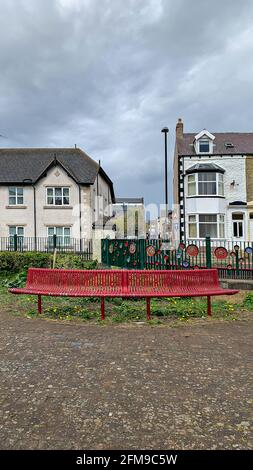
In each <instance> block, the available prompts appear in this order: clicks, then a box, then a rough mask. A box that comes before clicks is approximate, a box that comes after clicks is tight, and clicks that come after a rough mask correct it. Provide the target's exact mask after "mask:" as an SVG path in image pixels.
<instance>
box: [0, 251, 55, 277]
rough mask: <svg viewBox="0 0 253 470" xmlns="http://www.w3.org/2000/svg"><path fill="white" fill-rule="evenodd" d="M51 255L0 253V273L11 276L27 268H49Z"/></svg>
mask: <svg viewBox="0 0 253 470" xmlns="http://www.w3.org/2000/svg"><path fill="white" fill-rule="evenodd" d="M51 259H52V255H51V254H48V253H19V252H13V251H12V252H9V251H4V252H0V273H1V272H2V273H6V274H12V273H20V272H22V271H27V269H28V268H30V267H33V268H49V267H50V266H51Z"/></svg>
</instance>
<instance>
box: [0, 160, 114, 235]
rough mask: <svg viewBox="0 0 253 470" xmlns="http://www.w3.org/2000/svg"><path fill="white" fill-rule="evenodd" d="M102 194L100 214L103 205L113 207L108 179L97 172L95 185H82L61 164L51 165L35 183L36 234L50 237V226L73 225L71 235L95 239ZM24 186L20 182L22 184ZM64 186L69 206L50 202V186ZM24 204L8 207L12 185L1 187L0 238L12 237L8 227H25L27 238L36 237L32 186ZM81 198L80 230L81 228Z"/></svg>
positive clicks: (26, 191) (28, 187) (26, 188)
mask: <svg viewBox="0 0 253 470" xmlns="http://www.w3.org/2000/svg"><path fill="white" fill-rule="evenodd" d="M97 184H98V190H99V191H98V194H99V195H100V196H101V203H100V215H102V213H103V208H105V207H106V206H107V205H108V204H109V206H111V192H110V187H109V185H108V183H107V181H106V180H105V179H104V178H103V177H101V176H100V175H98V179H96V181H95V183H94V184H93V185H92V186H84V185H83V186H81V189H80V193H79V186H78V184H76V183H75V181H74V180H73V179H72V178H71V177H69V176H68V174H67V173H66V171H65V170H64V169H63V168H62V167H61V166H59V165H57V166H55V167H53V168H51V169H50V170H49V171H48V172H47V175H46V177H44V178H41V179H40V180H39V181H38V183H37V184H36V188H35V190H36V220H37V237H47V228H48V227H50V226H51V227H57V226H64V227H70V230H71V237H73V238H80V234H81V237H82V238H86V239H92V237H93V233H92V222H93V221H94V220H95V215H96V213H95V211H94V209H95V208H96V196H97ZM20 186H21V185H20ZM50 186H53V187H57V186H61V187H62V186H64V187H68V188H69V194H70V204H69V205H68V206H57V207H56V206H51V205H47V200H46V189H47V187H50ZM23 194H24V204H23V206H9V205H8V204H9V187H8V186H0V237H8V236H9V226H10V225H14V226H18V225H20V226H23V227H24V236H25V237H34V193H33V187H32V186H27V187H24V192H23ZM80 197H81V231H80Z"/></svg>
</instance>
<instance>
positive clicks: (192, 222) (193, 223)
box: [189, 215, 197, 238]
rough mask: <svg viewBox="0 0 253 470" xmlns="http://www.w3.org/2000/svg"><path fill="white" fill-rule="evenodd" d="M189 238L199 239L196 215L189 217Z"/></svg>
mask: <svg viewBox="0 0 253 470" xmlns="http://www.w3.org/2000/svg"><path fill="white" fill-rule="evenodd" d="M189 237H190V238H197V220H196V215H189Z"/></svg>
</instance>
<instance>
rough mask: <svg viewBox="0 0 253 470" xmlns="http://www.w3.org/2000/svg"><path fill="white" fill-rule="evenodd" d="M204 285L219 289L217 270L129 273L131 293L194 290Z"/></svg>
mask: <svg viewBox="0 0 253 470" xmlns="http://www.w3.org/2000/svg"><path fill="white" fill-rule="evenodd" d="M202 285H205V286H210V287H218V286H219V279H218V272H217V270H216V269H198V270H185V271H183V270H180V271H179V270H178V271H150V270H149V271H128V287H129V289H130V290H131V291H134V290H138V288H145V287H146V288H152V287H154V288H165V287H170V288H171V289H172V290H173V289H176V288H184V287H188V288H194V289H197V288H198V286H199V287H201V286H202Z"/></svg>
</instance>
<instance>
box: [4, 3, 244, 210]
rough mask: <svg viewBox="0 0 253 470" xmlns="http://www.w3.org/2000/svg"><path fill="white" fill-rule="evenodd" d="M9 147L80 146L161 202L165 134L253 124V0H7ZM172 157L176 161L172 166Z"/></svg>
mask: <svg viewBox="0 0 253 470" xmlns="http://www.w3.org/2000/svg"><path fill="white" fill-rule="evenodd" d="M0 6H1V11H0V44H1V47H0V70H1V74H0V134H3V135H4V136H6V137H7V138H4V139H3V138H1V139H0V146H1V147H12V146H15V147H20V146H22V147H32V146H36V147H37V146H38V147H42V146H46V147H48V146H57V147H64V146H67V147H69V146H74V144H75V143H76V144H77V145H78V146H79V147H81V148H83V149H84V150H85V151H86V152H87V153H88V154H90V155H91V156H92V157H93V158H95V159H96V160H99V159H101V161H102V166H103V167H104V169H105V170H106V171H107V173H108V174H109V176H110V177H111V178H112V180H113V182H114V184H115V190H116V195H117V196H122V197H123V196H144V197H145V200H146V202H152V201H155V202H162V201H163V197H164V196H163V155H164V153H163V152H164V149H163V139H162V135H161V133H160V130H161V127H163V126H164V125H167V126H168V127H169V128H170V129H171V134H170V162H171V161H172V153H173V146H174V128H175V124H176V120H177V118H178V117H182V118H183V120H184V123H185V129H186V131H188V132H191V131H195V130H196V131H199V130H201V129H203V128H204V127H206V128H207V129H209V130H211V131H220V132H221V131H228V130H230V131H253V120H252V113H253V87H252V83H253V61H252V57H253V2H252V0H243V1H241V2H239V1H238V0H222V1H221V0H212V1H211V0H210V1H207V0H124V1H123V0H122V1H119V0H18V1H17V0H1V2H0ZM171 166H172V165H171V163H170V168H171Z"/></svg>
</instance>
